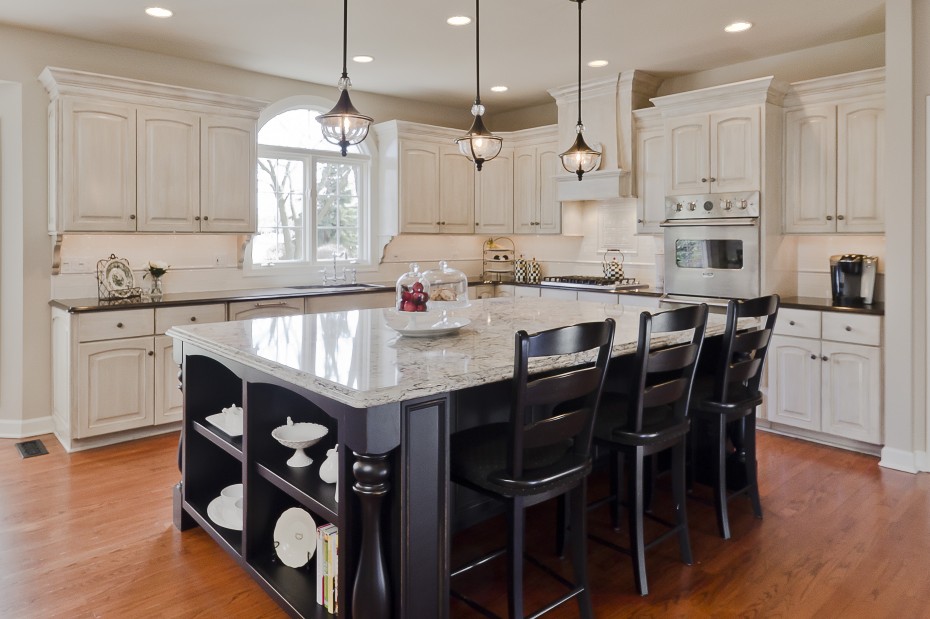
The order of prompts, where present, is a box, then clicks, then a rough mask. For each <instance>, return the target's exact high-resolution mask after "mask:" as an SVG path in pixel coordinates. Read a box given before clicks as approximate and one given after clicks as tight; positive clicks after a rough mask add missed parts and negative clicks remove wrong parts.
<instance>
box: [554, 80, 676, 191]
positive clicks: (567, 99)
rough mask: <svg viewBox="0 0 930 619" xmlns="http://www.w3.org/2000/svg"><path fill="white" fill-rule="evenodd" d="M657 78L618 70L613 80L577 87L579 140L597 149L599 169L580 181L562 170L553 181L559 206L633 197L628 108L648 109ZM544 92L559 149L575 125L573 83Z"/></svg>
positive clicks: (630, 112) (570, 139)
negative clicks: (551, 104) (554, 108)
mask: <svg viewBox="0 0 930 619" xmlns="http://www.w3.org/2000/svg"><path fill="white" fill-rule="evenodd" d="M660 83H661V80H660V79H659V78H657V77H655V76H653V75H650V74H648V73H644V72H643V71H635V70H634V71H624V72H622V73H621V74H620V75H618V76H614V77H610V78H607V79H601V80H596V81H590V82H585V83H583V84H582V99H583V102H582V115H583V118H582V121H583V122H584V124H585V140H586V141H587V142H588V144H590V145H591V147H592V148H595V149H599V150H600V151H601V165H600V167H599V168H598V169H597V170H594V171H592V172H588V173H587V174H585V175H584V178H583V179H582V180H580V181H579V180H578V177H577V176H575V175H574V174H570V173H568V172H565V173H564V174H560V175H559V176H558V177H557V178H556V180H557V181H558V183H557V196H558V199H559V201H561V202H566V201H569V202H578V201H585V200H612V199H617V198H626V197H630V196H632V195H633V182H632V175H631V173H630V171H631V169H632V167H633V141H634V120H633V110H635V109H639V108H642V107H649V106H650V105H651V104H650V103H649V99H650V97H653V96H655V94H656V92H657V90H658V88H659V84H660ZM549 94H550V95H552V97H553V98H554V99H555V101H556V104H557V105H558V109H559V144H560V145H563V144H564V145H565V148H568V146H569V145H570V144H571V143H572V142H573V141H574V139H575V125H576V124H577V121H578V85H577V84H575V85H573V86H563V87H561V88H553V89H551V90H550V91H549Z"/></svg>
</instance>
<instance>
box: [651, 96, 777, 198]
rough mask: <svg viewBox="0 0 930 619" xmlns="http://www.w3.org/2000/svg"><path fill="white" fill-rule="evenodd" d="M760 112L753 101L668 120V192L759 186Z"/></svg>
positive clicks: (742, 188) (751, 188)
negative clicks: (750, 103)
mask: <svg viewBox="0 0 930 619" xmlns="http://www.w3.org/2000/svg"><path fill="white" fill-rule="evenodd" d="M760 116H761V111H760V108H759V106H757V105H754V106H746V107H741V108H737V109H730V110H723V111H720V112H713V113H710V114H692V115H689V116H681V117H673V118H668V119H666V121H665V134H666V138H667V140H668V144H667V148H668V152H667V154H666V157H667V159H666V161H667V164H666V170H667V178H666V181H667V185H666V188H667V193H668V195H685V194H696V193H720V192H740V191H757V190H758V189H759V186H760V175H761V168H760V157H761V150H762V141H761V134H760Z"/></svg>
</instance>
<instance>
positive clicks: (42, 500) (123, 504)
mask: <svg viewBox="0 0 930 619" xmlns="http://www.w3.org/2000/svg"><path fill="white" fill-rule="evenodd" d="M41 438H42V440H43V442H44V443H45V445H46V446H47V447H48V449H49V454H48V455H45V456H37V457H34V458H26V459H21V458H20V456H19V453H18V452H17V450H16V449H15V448H14V447H13V444H14V443H15V442H16V441H12V440H7V439H0V617H3V618H4V619H7V618H12V619H20V618H23V619H32V618H34V617H43V618H45V617H52V618H55V617H62V618H68V619H73V618H78V619H83V618H91V617H93V618H97V617H118V618H121V619H122V618H126V617H129V618H137V617H146V618H147V617H159V618H161V617H168V618H178V619H189V618H213V617H234V618H240V617H241V618H243V619H253V618H263V617H268V618H275V617H283V616H285V615H284V613H283V612H282V611H281V610H280V609H279V608H278V607H277V605H276V604H275V603H274V602H272V600H271V599H270V598H269V597H268V596H267V595H266V594H265V593H264V591H263V590H262V589H261V588H260V587H259V586H258V585H257V584H256V583H255V582H254V581H253V580H252V579H251V578H249V577H248V576H247V575H246V574H245V573H244V572H243V571H242V570H241V569H239V568H238V566H237V565H236V563H235V562H234V561H233V560H232V558H230V557H229V556H228V555H227V554H226V553H225V552H224V551H222V550H221V549H220V548H219V547H217V546H216V544H215V543H214V542H213V540H212V539H211V538H210V537H209V536H208V535H206V534H205V533H204V532H203V531H201V530H200V529H197V528H195V529H192V530H190V531H186V532H184V533H183V534H182V533H180V532H179V531H177V530H176V529H175V528H174V526H173V524H172V519H171V486H172V485H173V484H174V483H175V482H176V481H177V480H178V477H179V475H178V471H177V464H176V447H177V435H176V434H172V435H165V436H160V437H154V438H150V439H144V440H139V441H133V442H131V443H125V444H122V445H116V446H112V447H105V448H100V449H96V450H91V451H86V452H81V453H76V454H67V453H66V452H64V450H63V449H62V448H61V446H60V445H59V444H58V443H57V441H56V440H55V439H54V437H51V436H46V437H41ZM758 443H759V445H758V449H759V468H760V474H761V480H760V481H761V483H760V486H761V488H760V489H761V494H762V504H763V510H764V513H765V517H764V519H762V520H757V519H756V518H754V517H753V515H752V510H751V508H750V505H749V502H748V500H745V499H736V500H734V501H732V502H731V512H730V513H731V527H732V529H733V538H732V539H730V540H726V541H725V540H722V539H720V538H719V537H718V535H717V528H716V523H715V520H714V512H713V508H712V507H711V505H710V504H709V503H707V502H706V501H701V500H698V499H700V498H702V497H703V498H704V499H706V498H707V497H709V494H708V492H707V489H706V488H702V487H697V488H696V489H695V497H694V498H693V499H692V500H689V504H688V514H689V520H690V524H691V527H690V530H691V538H692V548H693V552H694V558H695V563H694V565H693V566H690V567H689V566H686V565H683V564H682V563H681V562H680V561H679V559H678V548H677V544H676V543H675V542H674V540H669V541H667V542H665V543H663V544H662V545H660V546H658V547H656V548H654V549H653V550H652V551H650V552H649V553H648V555H647V566H648V572H649V587H650V594H649V595H648V596H647V597H645V598H643V597H640V596H639V595H638V594H636V591H635V587H634V584H633V572H632V569H631V565H630V560H629V558H628V557H627V556H626V555H622V554H619V553H616V552H614V551H613V550H610V549H609V548H606V547H603V546H601V545H599V544H596V543H592V544H591V545H590V548H589V551H590V552H589V560H588V565H589V571H590V576H591V584H592V596H593V599H594V605H595V612H596V615H597V617H598V618H602V619H614V618H616V619H620V618H627V617H663V618H665V617H688V618H689V619H691V618H702V617H708V618H711V617H712V618H718V617H765V618H779V617H784V618H786V619H796V618H805V617H818V618H822V617H828V618H830V617H844V618H845V617H855V618H858V617H869V618H873V617H875V618H881V617H924V616H930V581H928V579H927V576H926V574H927V571H928V566H930V475H927V474H919V475H910V474H907V473H900V472H897V471H891V470H886V469H881V468H879V467H878V464H877V460H876V459H875V458H874V457H871V456H865V455H861V454H856V453H852V452H847V451H843V450H839V449H834V448H830V447H825V446H821V445H816V444H813V443H808V442H804V441H800V440H796V439H791V438H786V437H783V436H778V435H774V434H768V433H764V432H760V434H759V441H758ZM597 475H598V474H595V477H594V478H592V480H591V485H592V496H593V495H594V492H595V491H596V490H597V489H598V488H601V489H602V488H603V484H604V480H603V478H598V477H597ZM666 483H667V482H666V481H664V480H660V482H659V489H658V492H659V495H661V493H662V492H663V491H664V490H665V487H664V486H665V484H666ZM667 507H668V502H667V501H666V500H665V499H664V498H663V497H662V496H657V498H656V507H655V509H656V511H657V513H660V512H661V510H662V509H665V508H667ZM554 522H555V518H554V513H553V511H552V507H551V506H550V505H541V506H538V507H537V508H534V510H532V511H531V512H530V516H529V518H528V525H529V531H528V540H529V543H528V548H530V549H532V552H533V553H534V555H536V556H537V557H539V558H540V559H541V560H542V561H543V562H544V563H545V564H547V565H549V566H550V567H552V568H553V569H555V570H556V571H558V572H560V573H562V574H563V575H565V576H567V577H570V576H571V567H570V561H569V560H568V559H566V560H559V559H558V558H557V557H555V556H554V555H553V554H552V550H553V545H554V541H553V530H554ZM608 523H609V518H608V515H607V513H606V510H600V511H594V512H591V514H590V527H591V530H592V531H594V530H596V531H598V532H599V533H600V534H604V535H605V536H606V535H614V536H615V537H616V539H617V540H618V541H621V542H623V543H625V542H626V522H625V521H624V522H622V523H621V527H622V530H621V532H620V533H613V531H612V530H611V529H610V526H609V524H608ZM503 539H504V538H503V526H502V522H501V521H500V520H495V521H490V522H488V523H486V524H485V525H483V526H482V527H479V528H475V529H472V530H470V531H467V532H463V533H462V534H459V535H458V536H456V538H455V540H454V544H455V548H454V562H462V561H464V559H465V556H466V555H468V556H472V555H474V554H478V553H480V552H481V551H482V550H484V549H489V548H493V547H495V546H497V545H499V544H501V543H502V542H503ZM503 582H504V566H503V562H501V561H498V562H496V563H495V564H492V565H490V566H486V567H485V568H482V569H481V570H479V571H478V572H477V573H476V574H471V575H469V576H467V577H465V578H461V579H456V582H455V586H456V588H457V589H461V590H462V591H464V592H466V593H467V594H468V595H470V596H471V597H473V598H474V599H476V600H478V601H479V602H481V603H483V604H487V605H489V606H490V607H491V608H492V609H493V610H495V612H498V613H501V614H503V613H504V612H505V610H506V590H505V588H504V585H503ZM526 582H527V584H526V587H527V595H526V597H527V606H528V607H530V608H533V607H536V606H540V605H542V604H544V603H545V602H546V601H548V600H549V599H551V598H552V597H553V596H554V595H558V593H559V591H560V590H559V587H558V585H554V584H553V582H552V581H551V580H550V579H549V577H548V576H546V575H545V574H544V573H543V572H541V571H539V570H537V569H536V568H533V567H529V568H527V581H526ZM451 616H452V617H454V618H459V617H461V618H466V617H475V616H477V615H476V614H475V613H474V612H473V611H472V610H470V609H468V608H467V607H466V606H465V605H464V604H462V603H460V602H458V601H453V602H452V603H451ZM577 616H578V613H577V607H576V606H573V605H571V604H569V605H567V606H565V607H564V608H561V609H558V610H557V611H555V612H553V613H551V614H550V615H547V617H552V618H553V619H561V618H573V617H577Z"/></svg>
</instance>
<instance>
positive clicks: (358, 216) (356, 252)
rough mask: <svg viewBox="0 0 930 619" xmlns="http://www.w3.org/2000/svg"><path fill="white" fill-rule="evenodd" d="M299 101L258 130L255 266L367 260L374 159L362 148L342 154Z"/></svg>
mask: <svg viewBox="0 0 930 619" xmlns="http://www.w3.org/2000/svg"><path fill="white" fill-rule="evenodd" d="M315 107H316V106H313V107H310V106H301V107H298V108H291V109H286V110H285V111H283V112H281V113H279V114H277V115H275V116H274V117H272V118H270V119H269V120H268V121H267V122H266V123H265V124H264V125H263V126H262V127H261V129H260V130H259V132H258V233H257V234H256V235H255V237H254V238H253V239H252V253H251V263H252V266H253V267H258V268H261V267H279V268H280V267H300V266H312V265H315V264H317V263H332V260H333V256H334V255H335V256H336V258H337V260H340V261H356V262H359V263H363V264H364V263H368V262H370V255H369V254H370V243H369V235H370V234H371V231H370V228H371V226H370V217H369V177H370V174H371V172H370V169H371V156H370V155H369V154H368V153H367V152H365V151H364V150H362V148H360V147H359V146H354V147H351V148H350V149H349V154H348V156H346V157H342V156H340V154H339V147H338V146H336V145H335V144H330V143H329V142H327V141H326V140H324V139H323V134H322V132H321V130H320V124H319V123H318V122H317V121H316V116H317V115H319V114H320V113H323V112H325V111H326V110H325V109H314V108H315Z"/></svg>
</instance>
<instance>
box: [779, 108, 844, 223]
mask: <svg viewBox="0 0 930 619" xmlns="http://www.w3.org/2000/svg"><path fill="white" fill-rule="evenodd" d="M784 191H785V222H784V224H785V232H815V233H828V232H833V231H834V229H835V227H836V224H835V222H834V221H833V217H834V215H835V212H836V108H835V107H834V106H833V105H819V106H811V107H805V108H803V109H798V110H791V111H789V112H788V113H786V114H785V188H784Z"/></svg>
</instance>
